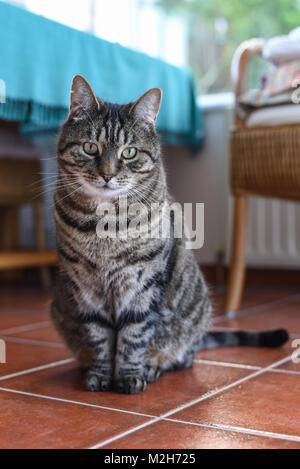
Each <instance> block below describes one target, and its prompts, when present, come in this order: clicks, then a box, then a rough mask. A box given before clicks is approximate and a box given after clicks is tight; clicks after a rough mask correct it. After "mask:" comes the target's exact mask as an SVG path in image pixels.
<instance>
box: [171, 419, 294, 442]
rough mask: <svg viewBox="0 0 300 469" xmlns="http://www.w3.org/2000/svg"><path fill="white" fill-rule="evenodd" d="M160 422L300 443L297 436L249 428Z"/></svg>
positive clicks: (177, 421) (182, 421)
mask: <svg viewBox="0 0 300 469" xmlns="http://www.w3.org/2000/svg"><path fill="white" fill-rule="evenodd" d="M162 420H164V421H166V422H174V423H184V424H186V425H194V426H196V427H203V428H212V429H214V430H225V431H231V432H235V433H244V434H245V433H246V434H248V435H256V436H262V437H268V438H277V439H279V440H289V441H299V442H300V437H299V436H294V435H285V434H284V433H273V432H267V431H263V430H253V429H251V428H243V427H232V426H231V425H218V424H209V423H197V422H189V421H186V420H179V419H168V418H164V419H162Z"/></svg>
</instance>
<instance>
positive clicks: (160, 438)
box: [0, 288, 300, 449]
mask: <svg viewBox="0 0 300 469" xmlns="http://www.w3.org/2000/svg"><path fill="white" fill-rule="evenodd" d="M223 300H224V294H223V293H222V292H216V293H215V294H214V304H215V317H214V321H215V322H214V325H213V327H214V328H218V329H225V328H231V329H236V328H244V329H249V330H259V329H268V328H275V327H286V328H287V329H288V330H289V332H290V333H291V335H292V337H291V340H290V341H289V343H288V344H286V345H285V346H284V347H282V348H281V349H256V348H248V347H245V348H237V347H230V348H226V349H225V348H222V349H216V350H209V351H202V352H199V353H198V354H197V358H196V361H195V365H194V367H193V369H191V370H185V371H179V372H173V373H168V374H166V375H164V376H163V377H162V379H161V380H160V381H158V382H157V383H154V384H151V385H149V386H148V389H147V390H146V392H145V393H143V394H139V395H131V396H126V395H119V394H115V393H88V392H86V391H85V390H84V388H83V386H82V374H81V372H80V370H78V369H77V367H76V363H75V362H74V361H73V359H72V358H71V357H70V355H69V352H68V351H67V350H66V349H65V347H64V345H63V344H62V343H61V341H60V338H59V337H58V335H57V334H56V332H55V331H54V329H53V328H52V326H51V323H50V318H49V312H48V310H49V302H50V297H49V295H47V294H45V293H43V292H40V291H38V290H34V289H32V288H31V289H26V290H25V289H24V290H22V289H18V291H13V290H7V291H5V292H4V291H3V290H1V291H0V337H2V338H3V339H4V340H5V342H6V358H7V363H6V364H0V408H1V413H0V448H109V449H114V448H123V449H125V448H130V449H133V448H149V449H156V448H158V449H160V448H169V449H176V448H183V449H186V448H190V449H196V448H243V449H244V448H300V363H296V362H293V361H292V360H291V357H292V354H293V353H294V352H295V350H296V348H297V347H298V349H300V341H299V342H298V344H296V347H295V344H294V343H293V341H295V340H297V338H300V294H298V293H297V291H295V290H294V289H287V288H285V289H282V290H280V289H278V288H274V289H272V288H269V289H263V290H262V289H257V288H256V289H255V288H249V289H247V290H246V292H245V295H244V300H243V304H242V308H241V311H240V312H239V314H238V315H237V317H236V318H235V319H231V320H226V318H224V317H222V304H223Z"/></svg>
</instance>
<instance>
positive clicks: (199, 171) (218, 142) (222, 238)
mask: <svg viewBox="0 0 300 469" xmlns="http://www.w3.org/2000/svg"><path fill="white" fill-rule="evenodd" d="M206 104H207V106H206V108H205V109H204V117H205V131H206V140H205V146H204V148H203V149H202V150H201V152H199V154H198V155H196V156H194V157H193V156H191V155H190V154H189V152H188V151H187V150H186V149H185V148H174V147H172V148H171V147H168V148H167V149H166V151H165V164H166V169H167V175H168V182H169V188H170V190H171V192H172V194H173V195H174V197H175V198H176V199H177V200H178V201H179V202H181V203H184V202H193V203H196V202H204V204H205V222H204V223H205V240H204V246H203V248H201V249H200V250H199V251H197V256H198V258H199V261H200V262H201V263H203V264H212V263H214V262H215V261H216V255H217V252H218V250H220V249H222V250H223V251H224V253H226V252H227V253H228V249H227V246H228V238H229V229H230V222H229V215H230V203H229V184H228V161H229V149H228V146H229V128H230V126H231V119H232V110H231V109H230V107H228V105H227V104H226V103H225V102H223V104H222V105H218V104H217V105H212V106H211V105H209V104H208V103H206Z"/></svg>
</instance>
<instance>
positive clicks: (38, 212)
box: [34, 202, 51, 288]
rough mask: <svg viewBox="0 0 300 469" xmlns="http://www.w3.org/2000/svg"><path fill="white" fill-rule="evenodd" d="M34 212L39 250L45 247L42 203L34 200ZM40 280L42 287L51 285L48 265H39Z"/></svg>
mask: <svg viewBox="0 0 300 469" xmlns="http://www.w3.org/2000/svg"><path fill="white" fill-rule="evenodd" d="M34 213H35V231H36V245H37V248H38V250H39V251H43V250H44V249H45V248H46V242H45V231H44V230H45V227H44V210H43V203H42V202H36V203H35V204H34ZM40 273H41V281H42V285H43V287H44V288H49V287H50V285H51V275H50V270H49V268H48V267H41V270H40Z"/></svg>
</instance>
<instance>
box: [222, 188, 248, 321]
mask: <svg viewBox="0 0 300 469" xmlns="http://www.w3.org/2000/svg"><path fill="white" fill-rule="evenodd" d="M247 209H248V200H247V197H245V196H238V197H235V203H234V221H233V234H232V247H231V260H230V270H229V281H228V286H227V295H226V303H225V313H226V315H227V316H228V317H234V316H235V313H236V311H237V310H238V309H239V306H240V303H241V297H242V293H243V287H244V280H245V272H246V246H247V215H248V213H247V212H248V210H247Z"/></svg>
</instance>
